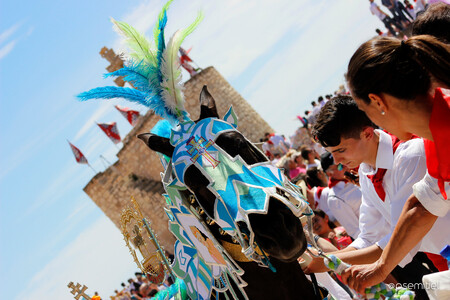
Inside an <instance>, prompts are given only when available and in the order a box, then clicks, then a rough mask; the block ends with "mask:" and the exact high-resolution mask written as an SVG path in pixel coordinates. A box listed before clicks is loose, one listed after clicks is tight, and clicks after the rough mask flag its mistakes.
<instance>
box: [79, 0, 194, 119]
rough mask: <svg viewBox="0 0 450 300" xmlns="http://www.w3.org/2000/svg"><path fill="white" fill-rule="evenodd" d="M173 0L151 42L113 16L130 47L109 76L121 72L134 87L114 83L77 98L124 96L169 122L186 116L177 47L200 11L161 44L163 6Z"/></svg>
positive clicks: (163, 39)
mask: <svg viewBox="0 0 450 300" xmlns="http://www.w3.org/2000/svg"><path fill="white" fill-rule="evenodd" d="M172 1H173V0H169V1H168V2H167V3H166V4H165V5H164V6H163V8H162V10H161V12H160V13H159V15H158V20H157V22H156V24H155V28H154V30H153V35H154V45H152V44H151V42H150V41H148V40H147V39H146V38H145V37H144V36H143V35H142V34H140V33H139V32H138V31H137V30H136V29H134V28H133V27H132V26H130V25H128V24H127V23H125V22H119V21H116V20H114V19H111V21H112V22H113V24H114V29H115V30H116V31H117V32H119V34H120V35H122V36H123V37H124V38H125V42H126V44H127V46H128V47H129V48H130V50H131V51H130V53H129V59H128V60H127V61H126V62H125V66H124V67H123V68H122V69H120V70H117V71H115V72H112V73H108V74H106V75H105V77H109V76H123V77H124V80H125V81H129V82H130V83H131V84H133V86H134V87H135V89H132V88H123V87H115V86H107V87H99V88H95V89H92V90H90V91H87V92H83V93H81V94H79V95H78V96H77V97H78V98H79V99H80V100H89V99H111V98H124V99H126V100H128V101H132V102H137V103H139V104H142V105H145V106H147V107H148V108H149V109H151V110H153V111H154V112H155V113H156V114H158V115H160V116H161V117H163V118H164V119H167V120H168V121H169V122H170V123H171V124H172V125H176V124H178V123H180V122H183V121H186V120H189V116H188V113H187V112H186V110H185V108H184V97H183V93H182V85H181V83H180V82H181V70H180V63H179V61H178V55H177V53H178V49H179V48H180V46H181V43H182V42H183V40H184V39H185V38H186V36H188V35H189V34H190V33H191V32H192V31H194V29H195V28H196V27H197V26H198V24H199V23H200V22H201V20H202V19H203V14H202V13H201V12H200V13H199V14H198V16H197V18H196V19H195V21H194V22H193V23H192V24H191V25H190V26H189V27H187V28H186V29H184V30H178V31H177V32H175V34H174V35H173V36H172V37H171V38H170V40H169V43H168V44H167V47H166V44H165V38H164V29H165V27H166V24H167V9H168V8H169V6H170V4H171V3H172Z"/></svg>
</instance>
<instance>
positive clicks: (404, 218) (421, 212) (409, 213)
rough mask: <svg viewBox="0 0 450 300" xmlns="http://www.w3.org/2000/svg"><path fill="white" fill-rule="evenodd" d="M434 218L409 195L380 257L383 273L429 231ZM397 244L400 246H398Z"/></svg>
mask: <svg viewBox="0 0 450 300" xmlns="http://www.w3.org/2000/svg"><path fill="white" fill-rule="evenodd" d="M436 220H437V216H435V215H433V214H431V213H430V212H429V211H428V210H426V209H425V208H424V207H423V206H422V204H421V203H420V202H419V200H418V199H417V198H416V197H415V196H414V195H411V196H410V197H409V199H408V200H407V201H406V203H405V206H404V207H403V211H402V214H401V215H400V218H399V220H398V222H397V225H396V226H395V229H394V232H393V233H392V236H391V239H390V240H389V243H388V244H387V246H386V248H385V249H384V251H383V254H382V255H381V257H380V266H381V268H383V269H384V272H383V273H386V274H387V273H390V272H391V271H392V270H393V269H394V268H395V266H396V265H398V264H399V263H400V261H401V260H402V259H403V258H404V257H405V256H406V255H407V254H408V252H409V251H411V250H412V248H414V247H415V246H416V245H417V243H419V242H420V241H421V240H422V239H423V237H424V236H425V235H426V234H427V233H428V231H430V229H431V227H433V225H434V222H436ZM398 245H402V246H401V247H398ZM388 258H389V259H388Z"/></svg>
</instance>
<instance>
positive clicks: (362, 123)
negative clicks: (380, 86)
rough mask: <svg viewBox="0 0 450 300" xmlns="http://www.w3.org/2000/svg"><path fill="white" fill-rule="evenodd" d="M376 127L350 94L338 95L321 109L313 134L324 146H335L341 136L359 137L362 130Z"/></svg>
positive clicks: (339, 141)
mask: <svg viewBox="0 0 450 300" xmlns="http://www.w3.org/2000/svg"><path fill="white" fill-rule="evenodd" d="M367 126H370V127H376V126H375V125H374V124H373V123H372V121H370V119H369V118H368V117H367V116H366V114H365V113H364V112H363V111H361V110H359V108H358V106H357V105H356V102H355V100H353V98H352V97H350V96H337V97H334V98H332V99H331V100H330V101H328V102H327V103H326V104H325V105H324V106H323V108H322V109H321V111H320V113H319V115H318V116H317V120H316V123H315V124H314V127H313V131H312V135H313V136H314V138H315V139H316V140H317V141H318V142H319V143H320V144H322V146H324V147H335V146H337V145H339V144H340V143H341V138H355V139H359V135H360V133H361V131H362V130H363V129H364V128H365V127H367Z"/></svg>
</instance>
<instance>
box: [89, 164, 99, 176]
mask: <svg viewBox="0 0 450 300" xmlns="http://www.w3.org/2000/svg"><path fill="white" fill-rule="evenodd" d="M87 165H88V166H89V167H90V168H91V169H92V171H94V173H95V174H97V171H95V169H94V168H93V167H92V166H91V164H90V163H87Z"/></svg>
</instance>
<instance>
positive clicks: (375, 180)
mask: <svg viewBox="0 0 450 300" xmlns="http://www.w3.org/2000/svg"><path fill="white" fill-rule="evenodd" d="M385 132H386V133H387V134H389V136H390V137H391V139H392V150H393V152H394V153H395V151H396V150H397V148H398V146H399V145H400V144H401V143H403V142H402V141H400V140H399V139H398V137H396V136H395V135H392V134H390V133H389V132H387V131H385ZM386 171H387V169H383V168H378V170H377V172H376V173H375V174H374V175H367V178H369V179H370V180H371V181H372V184H373V187H374V188H375V191H376V192H377V195H378V197H380V198H381V200H382V201H383V202H384V200H385V198H386V191H385V190H384V187H383V178H384V175H386Z"/></svg>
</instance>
